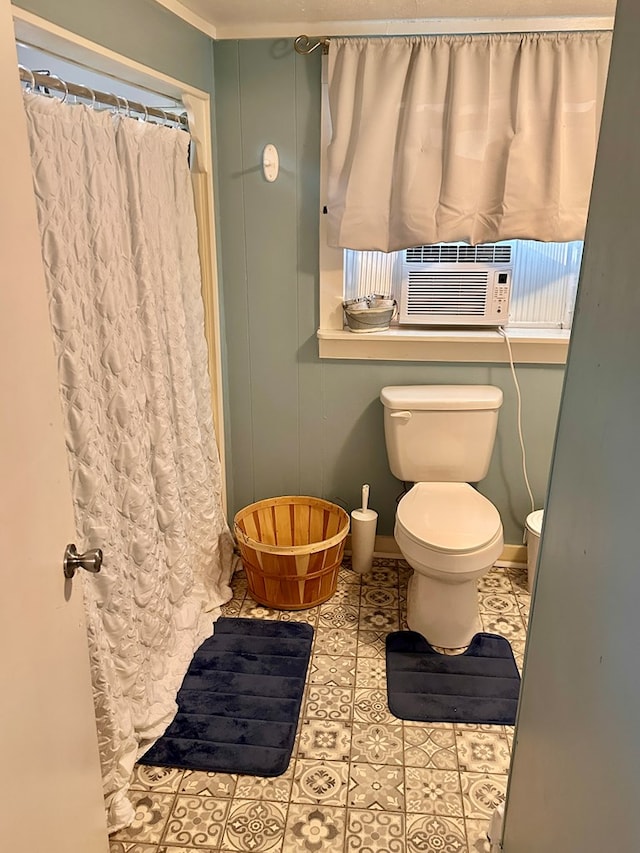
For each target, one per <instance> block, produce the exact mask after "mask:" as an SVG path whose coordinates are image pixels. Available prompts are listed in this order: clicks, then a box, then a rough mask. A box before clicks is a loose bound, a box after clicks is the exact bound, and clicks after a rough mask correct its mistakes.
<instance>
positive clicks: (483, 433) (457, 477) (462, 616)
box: [380, 385, 503, 648]
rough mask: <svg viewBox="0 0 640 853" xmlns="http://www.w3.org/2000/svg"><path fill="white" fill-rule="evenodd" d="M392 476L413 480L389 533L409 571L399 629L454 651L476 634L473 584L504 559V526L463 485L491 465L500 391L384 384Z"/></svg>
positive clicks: (489, 507) (473, 491)
mask: <svg viewBox="0 0 640 853" xmlns="http://www.w3.org/2000/svg"><path fill="white" fill-rule="evenodd" d="M380 399H381V401H382V403H383V405H384V431H385V441H386V446H387V455H388V457H389V466H390V468H391V471H392V473H393V474H394V476H396V477H397V478H398V479H399V480H403V481H405V482H411V483H415V485H414V486H413V488H412V489H411V490H410V491H409V492H408V493H407V494H406V495H405V496H404V497H403V498H402V500H401V501H400V503H399V504H398V510H397V513H396V524H395V530H394V535H395V538H396V542H397V543H398V547H399V548H400V551H401V552H402V555H403V557H404V558H405V560H406V561H407V562H408V563H409V565H410V566H411V568H412V569H413V576H412V577H411V580H410V582H409V587H408V590H407V623H408V625H409V628H411V630H413V631H418V632H419V633H420V634H422V635H423V636H424V637H426V639H427V640H428V641H429V642H430V643H431V644H432V645H435V646H442V647H444V648H461V647H462V646H467V645H469V643H470V641H471V638H472V637H473V635H474V634H476V633H477V632H478V631H479V630H480V617H479V613H478V592H477V580H478V578H480V577H482V575H484V574H486V572H488V571H489V569H490V568H491V566H492V565H493V563H494V562H495V561H496V560H497V559H498V557H499V556H500V554H501V553H502V547H503V534H502V522H501V520H500V514H499V513H498V510H497V509H496V508H495V507H494V506H493V504H492V503H491V501H489V500H488V499H487V498H485V497H484V496H483V495H481V494H480V493H479V492H478V491H476V489H474V488H473V487H472V486H470V485H469V483H477V482H478V481H479V480H482V479H483V478H484V477H485V476H486V474H487V471H488V469H489V463H490V462H491V454H492V452H493V445H494V441H495V435H496V428H497V425H498V410H499V409H500V406H501V405H502V391H501V390H500V389H499V388H496V387H494V386H492V385H407V386H404V385H397V386H390V387H386V388H383V389H382V391H381V393H380Z"/></svg>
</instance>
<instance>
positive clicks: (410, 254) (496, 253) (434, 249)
mask: <svg viewBox="0 0 640 853" xmlns="http://www.w3.org/2000/svg"><path fill="white" fill-rule="evenodd" d="M405 263H407V264H477V263H482V264H510V263H511V246H510V245H508V244H507V245H503V246H499V245H496V244H495V243H483V244H481V245H479V246H458V245H455V244H451V243H434V244H432V245H429V246H415V247H414V248H412V249H406V250H405Z"/></svg>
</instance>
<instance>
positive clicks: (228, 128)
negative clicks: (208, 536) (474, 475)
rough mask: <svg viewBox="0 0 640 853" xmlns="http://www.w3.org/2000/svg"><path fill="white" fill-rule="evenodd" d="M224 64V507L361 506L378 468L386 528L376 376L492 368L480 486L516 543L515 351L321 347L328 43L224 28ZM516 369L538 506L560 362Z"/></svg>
mask: <svg viewBox="0 0 640 853" xmlns="http://www.w3.org/2000/svg"><path fill="white" fill-rule="evenodd" d="M214 64H215V102H216V123H217V180H218V188H217V192H218V196H217V197H218V205H219V229H220V257H221V267H222V282H223V296H224V310H225V347H226V353H225V368H226V381H227V386H226V417H227V423H226V426H227V447H228V459H227V465H228V482H229V490H230V495H229V507H230V511H231V512H233V511H235V510H237V509H239V508H240V507H242V506H244V505H246V504H248V503H250V502H252V501H254V500H259V499H261V498H265V497H269V496H272V495H278V494H288V493H296V494H304V493H308V494H314V495H319V496H322V497H326V498H328V499H330V500H334V501H336V502H339V503H341V504H343V505H344V506H345V507H346V508H347V509H352V508H353V507H355V506H358V505H359V493H360V486H361V484H362V483H363V482H368V483H370V484H371V505H372V506H373V507H374V508H376V509H377V510H378V511H379V512H380V523H379V528H378V530H379V532H380V533H382V534H387V535H388V534H391V533H392V531H393V518H394V513H395V499H396V496H397V495H398V493H399V492H400V491H401V484H400V483H399V482H398V481H397V480H395V478H394V477H393V476H392V475H391V474H390V473H389V470H388V466H387V461H386V454H385V447H384V435H383V427H382V407H381V404H380V403H379V402H378V395H379V391H380V388H382V387H383V386H384V385H389V384H414V383H493V384H496V385H499V386H500V387H501V388H502V389H503V390H504V394H505V403H504V407H503V409H502V412H501V415H500V426H499V433H498V440H497V445H496V450H495V453H494V459H493V463H492V466H491V470H490V472H489V475H488V477H487V478H486V480H485V481H484V482H483V483H482V484H481V489H482V491H483V492H484V493H486V494H487V495H488V496H489V497H490V498H491V499H492V500H493V501H494V502H495V503H496V505H497V507H498V509H499V510H500V512H501V514H502V518H503V521H504V525H505V539H506V541H507V542H510V543H514V544H518V543H520V542H521V539H522V526H523V523H524V518H525V516H526V515H527V513H528V512H529V503H528V498H527V496H526V491H525V488H524V483H523V478H522V471H521V464H520V450H519V444H518V438H517V432H516V420H515V405H516V404H515V395H514V390H513V383H512V379H511V374H510V372H509V369H508V367H505V366H504V365H465V364H455V365H454V364H435V363H402V362H379V361H371V362H369V361H367V362H359V361H326V360H325V361H320V360H319V358H318V355H317V352H318V349H317V342H316V338H315V333H316V329H317V325H318V260H317V258H318V218H319V186H318V184H319V151H320V57H319V56H318V55H315V54H314V55H312V56H310V57H299V56H297V55H296V54H295V53H294V51H293V45H292V42H291V40H273V41H270V40H269V41H267V40H264V41H239V42H238V41H228V42H219V43H216V44H215V46H214ZM269 142H271V143H274V144H275V145H276V146H277V147H278V150H279V153H280V161H281V172H280V176H279V178H278V180H277V181H276V182H275V183H273V184H269V183H267V182H266V181H265V180H264V178H263V176H262V172H261V169H260V161H261V155H262V150H263V148H264V146H265V145H266V144H267V143H269ZM518 372H519V377H520V381H521V385H522V391H523V398H524V403H523V411H524V434H525V441H526V446H527V453H528V463H529V473H530V479H531V482H532V486H533V489H534V493H535V496H536V504H537V506H542V503H543V501H544V496H545V491H546V482H547V475H548V469H549V460H550V456H551V449H552V444H553V438H554V433H555V424H556V417H557V411H558V405H559V399H560V393H561V387H562V379H563V370H562V369H561V368H557V367H535V366H528V367H522V368H519V371H518Z"/></svg>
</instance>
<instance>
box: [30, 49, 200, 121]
mask: <svg viewBox="0 0 640 853" xmlns="http://www.w3.org/2000/svg"><path fill="white" fill-rule="evenodd" d="M18 69H19V71H20V80H21V81H22V82H23V83H26V84H27V85H28V87H29V89H31V90H32V91H36V87H42V88H44V89H55V90H56V91H58V92H62V95H63V97H62V100H63V101H65V100H66V98H67V96H68V95H75V96H78V97H80V98H84V99H85V100H86V101H91V106H94V105H95V104H96V103H100V104H107V105H109V106H112V107H116V108H117V109H118V110H119V111H123V112H125V114H126V115H130V114H131V113H132V112H133V113H139V114H140V115H142V116H144V119H145V121H146V119H147V118H149V117H151V116H153V117H154V118H160V119H162V120H163V121H165V122H175V123H176V124H178V125H179V126H180V127H181V128H184V129H185V130H188V129H189V123H188V119H187V116H186V113H185V114H182V115H176V114H175V113H170V112H166V110H162V109H160V108H159V107H146V106H145V105H144V104H140V103H138V102H137V101H130V100H129V99H128V98H124V97H122V96H119V95H112V94H111V93H110V92H98V91H96V90H95V89H90V88H89V86H82V85H80V84H79V83H67V81H66V80H63V79H62V78H61V77H58V76H57V75H56V74H49V73H48V72H46V71H31V70H30V69H29V68H25V67H24V65H18Z"/></svg>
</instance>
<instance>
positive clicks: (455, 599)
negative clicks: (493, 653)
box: [407, 570, 482, 649]
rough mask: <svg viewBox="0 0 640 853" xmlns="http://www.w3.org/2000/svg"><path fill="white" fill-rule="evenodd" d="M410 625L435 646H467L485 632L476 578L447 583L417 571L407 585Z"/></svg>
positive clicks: (454, 647)
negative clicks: (481, 620)
mask: <svg viewBox="0 0 640 853" xmlns="http://www.w3.org/2000/svg"><path fill="white" fill-rule="evenodd" d="M407 624H408V626H409V628H410V629H411V630H412V631H417V632H418V633H419V634H422V636H423V637H424V638H425V639H426V640H428V642H429V643H431V645H432V646H441V647H442V648H445V649H459V648H462V647H463V646H468V645H469V643H470V642H471V639H472V637H473V636H474V634H477V633H478V632H479V631H482V624H481V622H480V613H479V611H478V582H477V579H476V578H473V579H472V580H467V581H463V582H462V583H447V582H444V581H441V580H436V579H434V578H430V577H427V576H425V575H423V574H420V573H419V572H416V571H415V570H414V572H413V574H412V576H411V577H410V578H409V585H408V587H407Z"/></svg>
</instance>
